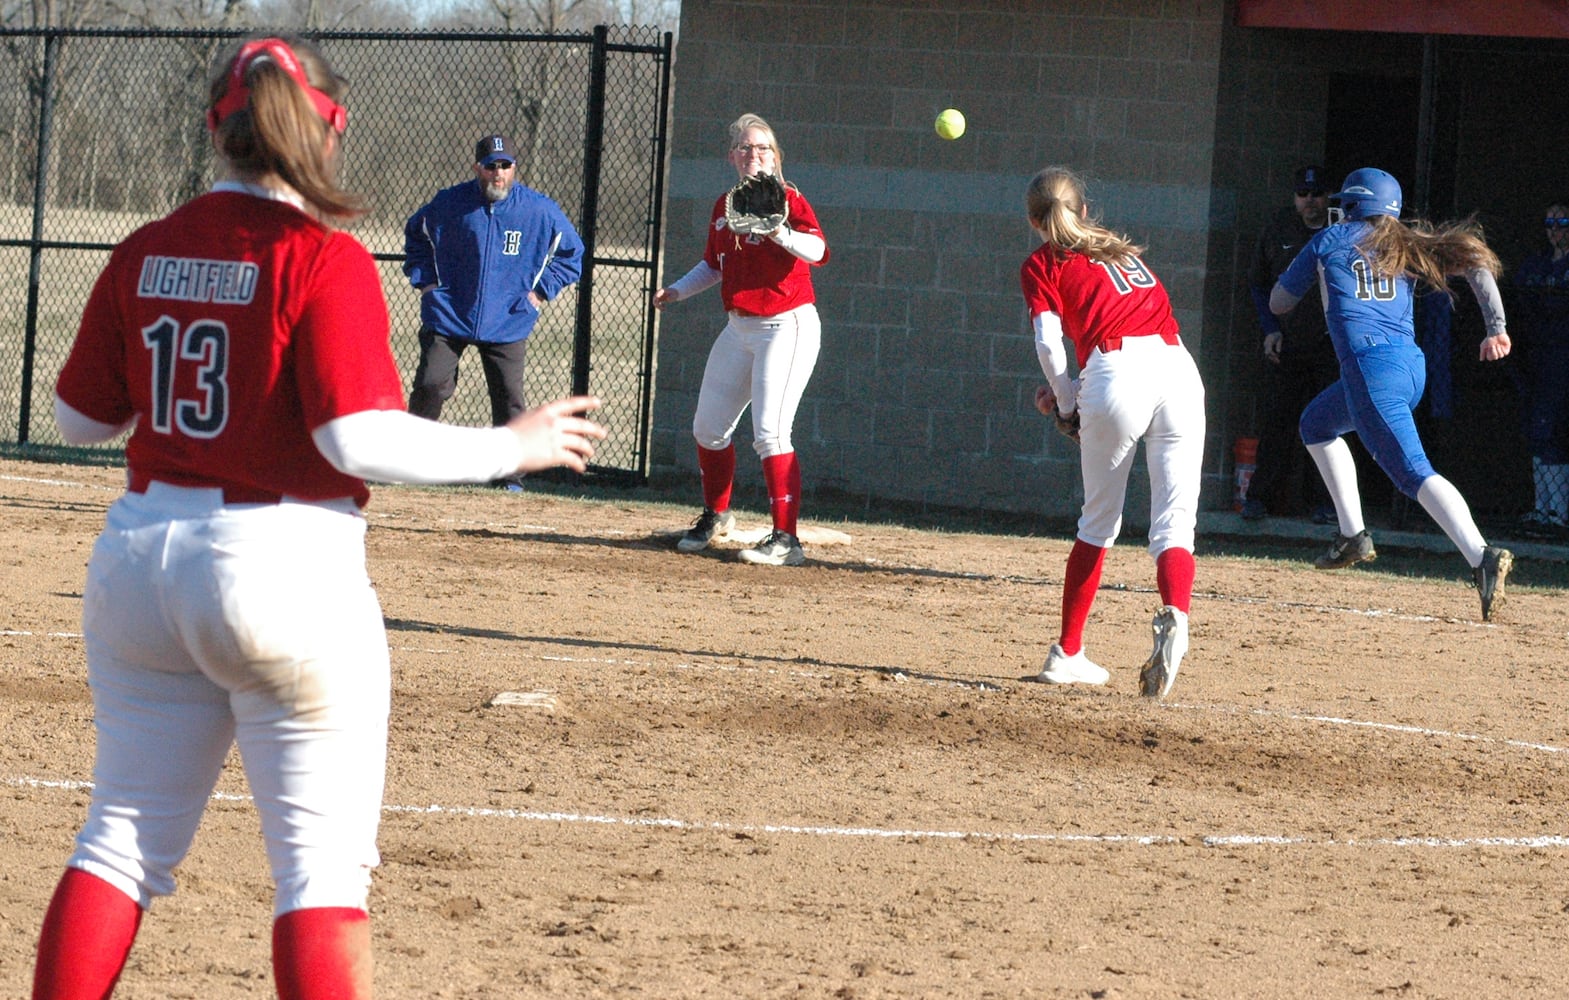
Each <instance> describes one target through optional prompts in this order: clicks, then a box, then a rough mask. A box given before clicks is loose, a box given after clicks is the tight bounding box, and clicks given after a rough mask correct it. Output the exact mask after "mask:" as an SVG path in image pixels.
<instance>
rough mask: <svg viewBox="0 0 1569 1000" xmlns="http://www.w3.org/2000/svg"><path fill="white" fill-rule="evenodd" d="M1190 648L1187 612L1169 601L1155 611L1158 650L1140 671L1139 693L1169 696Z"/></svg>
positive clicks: (1156, 649) (1155, 696)
mask: <svg viewBox="0 0 1569 1000" xmlns="http://www.w3.org/2000/svg"><path fill="white" fill-rule="evenodd" d="M1187 652H1188V616H1187V615H1185V614H1183V613H1182V612H1181V611H1178V610H1177V609H1176V608H1174V607H1172V606H1171V605H1169V604H1168V605H1166V606H1165V607H1163V608H1161V609H1160V611H1158V612H1156V614H1155V650H1154V652H1152V653H1150V658H1149V659H1148V660H1147V661H1145V663H1144V669H1143V670H1140V671H1139V694H1141V695H1143V696H1144V697H1146V698H1164V697H1166V694H1167V693H1168V692H1169V691H1171V685H1172V684H1174V683H1176V680H1177V668H1178V667H1180V666H1181V665H1182V657H1183V656H1185V655H1187Z"/></svg>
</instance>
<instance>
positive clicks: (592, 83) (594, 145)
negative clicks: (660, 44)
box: [572, 24, 609, 394]
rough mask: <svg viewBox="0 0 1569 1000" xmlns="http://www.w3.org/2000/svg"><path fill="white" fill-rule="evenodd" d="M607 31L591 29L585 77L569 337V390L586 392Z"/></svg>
mask: <svg viewBox="0 0 1569 1000" xmlns="http://www.w3.org/2000/svg"><path fill="white" fill-rule="evenodd" d="M608 39H609V31H608V29H607V28H606V27H605V26H604V25H603V24H601V25H597V26H595V28H594V46H593V49H592V50H591V53H592V54H591V56H590V61H589V77H588V113H587V115H586V119H585V121H584V125H583V210H582V212H581V213H580V214H579V215H578V218H580V219H582V220H583V221H582V227H583V228H582V231H581V232H579V233H578V235H579V236H581V237H582V238H583V276H582V277H581V278H580V279H579V280H578V286H577V289H578V290H577V330H576V331H575V333H574V336H573V340H572V391H573V392H575V393H580V394H581V393H586V392H588V372H589V364H590V353H589V343H590V334H591V332H592V330H593V320H594V264H595V260H594V239H595V235H596V233H597V231H598V221H597V220H598V218H599V171H600V164H601V163H602V162H603V160H604V150H605V59H606V56H607V46H606V43H607V41H608Z"/></svg>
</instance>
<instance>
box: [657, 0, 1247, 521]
mask: <svg viewBox="0 0 1569 1000" xmlns="http://www.w3.org/2000/svg"><path fill="white" fill-rule="evenodd" d="M1224 9H1225V3H1224V0H1109V2H1104V3H1101V4H1096V5H1093V6H1089V5H1083V4H1080V3H1076V2H1070V0H1045V2H1024V0H961V2H946V3H941V4H937V3H930V2H926V3H917V2H910V0H903V2H901V0H862V2H856V3H848V2H834V3H827V2H824V3H790V2H783V0H759V2H735V0H685V2H684V3H683V4H682V15H681V33H680V41H679V43H678V48H677V59H676V65H675V94H674V103H673V124H672V144H671V163H670V173H669V201H668V212H667V215H666V218H667V226H666V244H665V258H664V262H663V270H662V278H663V282H664V283H668V282H669V281H672V280H674V279H676V278H678V277H680V276H681V275H682V274H684V273H685V272H686V271H687V269H688V268H689V267H691V265H692V264H694V263H695V262H696V261H697V259H698V257H699V255H700V254H701V252H702V245H703V239H704V233H705V229H706V226H707V223H708V218H709V211H710V209H711V207H712V204H713V201H714V199H715V198H716V197H717V196H718V195H719V194H721V193H722V192H723V191H724V190H725V188H726V187H728V186H729V185H730V184H732V183H734V180H735V174H734V171H733V169H732V168H731V167H730V166H729V164H728V163H727V162H726V160H725V149H726V133H725V126H726V125H727V124H728V123H729V122H730V121H732V120H734V119H735V118H736V117H737V116H738V115H740V114H741V113H743V112H746V111H751V112H755V113H757V114H760V115H762V116H763V117H764V118H766V119H768V121H769V122H770V123H771V124H772V125H773V126H774V128H775V130H776V132H777V134H778V138H779V140H780V143H781V145H782V147H783V150H784V173H785V175H786V177H788V178H789V179H790V180H792V181H793V182H794V183H796V184H797V185H798V186H799V187H800V188H801V189H802V191H803V192H804V193H805V194H806V196H807V197H808V199H810V200H811V202H812V204H813V206H814V207H815V208H816V209H817V212H818V215H819V217H820V219H821V221H822V224H823V228H824V230H825V232H826V234H827V237H828V242H829V246H830V248H831V251H832V258H831V260H830V261H829V262H828V263H827V264H826V265H825V266H823V267H821V268H819V269H817V270H816V272H815V275H814V277H815V279H816V282H815V283H816V288H817V293H818V308H819V310H820V311H821V313H822V317H823V351H822V355H821V358H820V359H819V362H818V365H817V370H816V373H815V375H814V377H813V379H812V382H811V385H810V387H809V389H808V391H807V395H806V398H805V400H804V402H803V404H802V407H801V412H800V414H799V416H798V418H797V421H796V425H795V434H794V438H795V445H796V449H797V451H798V452H799V454H800V456H801V464H802V470H803V492H804V493H805V494H806V505H805V516H806V517H807V518H810V516H811V512H810V508H811V498H812V496H813V494H814V492H815V493H823V492H828V491H832V492H834V493H836V494H838V495H840V496H849V497H853V498H857V499H864V500H865V502H866V503H867V505H868V506H869V507H873V506H877V505H879V504H881V503H883V502H889V503H897V504H913V505H918V506H925V507H934V508H942V507H963V508H971V509H986V510H996V511H1007V512H1034V513H1040V514H1043V515H1048V516H1057V517H1061V516H1068V515H1071V514H1073V513H1074V512H1075V511H1076V510H1077V507H1078V504H1079V502H1080V500H1081V496H1082V493H1081V489H1080V486H1079V475H1078V453H1077V450H1076V449H1075V448H1074V447H1073V446H1072V445H1070V444H1068V443H1067V442H1065V441H1063V440H1062V439H1060V438H1059V437H1058V436H1057V435H1056V433H1055V432H1054V431H1053V430H1052V428H1051V426H1050V424H1049V422H1048V421H1045V420H1043V419H1042V418H1041V417H1040V416H1039V415H1038V414H1037V413H1036V412H1035V409H1034V406H1033V403H1032V399H1033V393H1034V390H1035V387H1036V386H1037V385H1038V384H1039V383H1040V382H1041V381H1042V379H1041V375H1040V370H1039V366H1038V364H1037V362H1036V360H1035V353H1034V346H1033V337H1032V335H1031V332H1030V329H1029V326H1028V318H1027V317H1026V315H1025V310H1024V306H1023V301H1022V298H1021V296H1020V293H1019V285H1018V271H1019V265H1020V264H1021V263H1022V262H1023V260H1024V258H1025V257H1026V256H1027V255H1028V254H1029V253H1030V251H1031V250H1033V249H1034V247H1035V246H1036V245H1037V244H1036V241H1035V238H1034V236H1033V234H1032V233H1031V232H1030V230H1029V228H1028V226H1027V225H1026V224H1025V222H1024V219H1023V191H1024V186H1025V183H1026V182H1027V181H1028V179H1029V177H1030V176H1031V175H1032V174H1033V173H1034V172H1035V171H1036V170H1038V169H1039V168H1040V167H1042V166H1044V165H1047V164H1051V163H1065V164H1068V165H1070V166H1072V167H1074V168H1075V169H1077V170H1079V171H1081V172H1082V173H1083V174H1085V175H1086V177H1087V179H1088V182H1089V194H1090V198H1091V201H1092V206H1093V208H1094V210H1096V211H1098V212H1100V213H1101V214H1102V215H1103V216H1104V217H1105V219H1106V221H1107V222H1108V223H1110V224H1112V225H1113V226H1114V227H1116V228H1119V229H1122V230H1124V231H1127V232H1129V233H1130V234H1131V235H1133V236H1134V237H1135V238H1136V239H1138V240H1140V241H1143V242H1147V243H1148V244H1149V245H1150V250H1149V253H1148V254H1147V255H1146V257H1147V261H1148V263H1149V264H1150V266H1151V268H1152V269H1153V270H1154V271H1155V272H1156V273H1157V274H1158V275H1159V276H1160V277H1161V279H1162V280H1163V281H1164V282H1165V283H1166V285H1167V287H1168V289H1169V290H1170V292H1171V295H1172V299H1173V304H1174V306H1175V308H1176V310H1177V315H1178V319H1179V321H1180V322H1181V324H1182V327H1183V334H1184V338H1185V340H1186V341H1187V343H1188V345H1189V347H1190V349H1191V350H1192V351H1193V352H1194V353H1195V354H1196V355H1201V354H1202V353H1203V351H1204V350H1205V341H1206V337H1207V334H1208V331H1207V330H1206V328H1205V321H1204V316H1205V295H1206V274H1207V268H1208V265H1209V258H1210V254H1211V249H1210V243H1209V236H1208V233H1209V230H1210V227H1211V220H1212V215H1213V214H1214V213H1215V212H1216V211H1217V208H1216V206H1215V205H1213V204H1212V197H1211V176H1212V173H1213V171H1214V169H1215V165H1214V164H1213V162H1212V151H1213V149H1214V147H1215V122H1216V106H1217V96H1216V88H1217V82H1218V63H1219V58H1220V52H1221V36H1222V30H1223V24H1222V22H1223V16H1224ZM765 39H766V40H767V43H766V44H764V42H763V40H765ZM946 107H957V108H959V109H961V110H963V111H964V113H965V115H966V116H967V118H968V130H967V132H966V134H965V135H964V136H963V137H962V138H961V139H959V140H957V141H953V142H947V141H944V140H942V139H940V138H938V137H937V136H936V135H935V133H934V132H933V127H932V122H933V119H934V118H935V116H936V114H937V113H938V112H939V111H940V110H942V109H943V108H946ZM723 321H724V316H723V313H722V311H721V306H720V301H719V296H718V291H717V289H714V290H710V291H708V292H705V293H704V294H703V295H702V296H700V297H699V298H696V299H693V300H691V301H689V302H683V303H679V304H676V305H674V306H672V307H670V308H668V309H666V310H665V311H664V313H663V315H662V317H661V327H660V340H659V350H658V358H657V363H658V369H657V377H656V396H655V403H654V441H653V463H654V474H655V475H656V476H658V477H661V478H666V477H674V478H680V479H689V480H690V482H691V483H692V489H693V496H694V499H695V498H696V497H697V473H696V461H695V455H694V447H693V443H692V439H691V430H690V428H691V418H692V413H693V410H694V407H695V404H696V397H697V392H698V388H699V385H700V382H701V378H702V370H703V364H704V361H705V359H706V355H707V351H708V347H709V345H710V344H711V343H712V341H713V338H714V336H715V335H716V334H717V333H718V331H719V329H720V327H721V326H722V325H723ZM736 440H737V446H738V452H739V456H740V457H739V462H738V472H737V480H738V490H740V491H741V493H742V496H743V499H744V498H745V496H746V491H747V489H748V488H753V489H754V490H760V480H761V476H760V474H759V472H758V469H757V462H756V458H755V457H754V456H752V455H751V454H750V442H751V435H750V431H749V417H747V418H743V420H742V426H741V428H740V430H739V431H738V433H737V436H736ZM1213 450H1214V449H1212V451H1213ZM1207 473H1208V475H1207V484H1206V488H1207V493H1208V495H1207V497H1206V502H1207V503H1224V502H1225V499H1226V497H1227V496H1228V494H1227V492H1226V488H1227V484H1226V482H1225V481H1224V480H1225V476H1226V470H1225V468H1224V467H1223V465H1222V464H1221V460H1220V459H1218V458H1217V459H1213V460H1211V461H1210V462H1209V463H1208V465H1207ZM1142 475H1143V473H1142V463H1141V469H1140V471H1139V472H1137V473H1136V474H1135V477H1134V491H1133V495H1132V496H1130V503H1129V506H1128V513H1129V522H1130V525H1131V524H1137V523H1139V522H1140V521H1141V520H1142V519H1143V517H1144V511H1145V509H1146V507H1147V502H1145V501H1144V500H1142V497H1143V496H1144V495H1147V492H1146V491H1143V488H1142V487H1141V485H1140V483H1139V480H1140V479H1141V478H1142Z"/></svg>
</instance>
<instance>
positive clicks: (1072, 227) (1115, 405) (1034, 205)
mask: <svg viewBox="0 0 1569 1000" xmlns="http://www.w3.org/2000/svg"><path fill="white" fill-rule="evenodd" d="M1025 208H1026V211H1027V213H1028V216H1029V221H1030V226H1031V227H1032V228H1033V229H1034V230H1035V233H1036V235H1038V236H1039V237H1040V238H1041V244H1042V245H1041V247H1040V248H1039V249H1037V250H1036V251H1035V252H1034V253H1032V254H1031V255H1030V256H1029V259H1027V260H1026V261H1025V262H1024V267H1023V269H1022V270H1021V272H1020V283H1021V284H1022V285H1023V288H1024V301H1025V304H1026V305H1027V306H1028V307H1029V311H1030V318H1031V321H1032V323H1033V325H1034V327H1035V351H1036V355H1037V356H1038V357H1039V359H1040V363H1041V370H1042V371H1044V372H1045V373H1046V380H1047V382H1048V383H1050V384H1049V385H1046V386H1042V387H1041V388H1040V389H1039V390H1037V392H1036V395H1035V405H1036V406H1037V408H1039V409H1040V411H1041V412H1042V413H1043V414H1046V415H1048V416H1054V417H1055V418H1057V419H1058V421H1059V423H1064V422H1070V426H1071V421H1073V420H1074V419H1075V418H1077V423H1078V441H1079V462H1080V467H1081V469H1082V470H1083V474H1084V509H1083V512H1082V514H1081V515H1080V517H1079V530H1078V537H1077V539H1076V540H1075V541H1074V543H1073V550H1072V551H1071V552H1070V553H1069V554H1068V569H1067V574H1066V578H1065V580H1064V582H1063V593H1062V635H1061V638H1060V639H1058V641H1057V643H1056V645H1054V646H1052V648H1051V653H1050V654H1049V655H1048V656H1047V658H1046V666H1045V668H1044V669H1043V670H1042V671H1041V673H1040V679H1041V680H1043V681H1046V682H1047V683H1051V684H1104V683H1106V681H1107V679H1108V678H1109V676H1110V675H1109V674H1108V673H1107V672H1106V670H1105V669H1103V668H1102V667H1100V666H1099V665H1097V664H1095V663H1092V662H1091V661H1090V660H1089V658H1088V657H1086V656H1085V655H1084V648H1083V647H1084V623H1085V621H1086V620H1087V619H1088V618H1089V614H1090V607H1091V605H1092V604H1094V601H1095V591H1096V588H1097V587H1098V586H1099V585H1100V574H1101V566H1102V564H1103V562H1104V561H1105V557H1106V550H1107V549H1108V548H1110V547H1111V545H1112V543H1113V542H1115V541H1116V538H1117V533H1118V532H1119V531H1121V529H1122V509H1123V503H1124V502H1125V500H1126V497H1127V488H1128V474H1129V473H1130V472H1131V471H1132V468H1133V453H1134V451H1135V449H1136V448H1137V447H1138V443H1139V441H1140V440H1142V441H1143V442H1144V448H1145V460H1146V462H1147V464H1148V465H1149V477H1150V530H1149V542H1150V544H1149V551H1150V555H1152V556H1154V557H1155V582H1156V585H1157V587H1158V588H1159V590H1160V599H1161V605H1162V607H1161V609H1160V611H1159V612H1157V613H1156V615H1155V623H1154V628H1155V648H1154V651H1153V652H1152V653H1151V654H1150V658H1149V660H1148V661H1147V662H1146V663H1145V664H1144V667H1143V669H1142V670H1141V671H1140V673H1139V690H1140V693H1142V694H1143V695H1144V696H1145V697H1146V698H1164V697H1165V696H1166V694H1167V693H1168V692H1169V691H1170V690H1171V685H1172V682H1173V681H1175V680H1176V679H1177V668H1178V667H1179V666H1180V665H1181V663H1182V657H1183V655H1184V654H1185V653H1186V652H1187V649H1188V608H1189V604H1190V602H1191V599H1192V594H1193V573H1194V564H1193V536H1194V526H1195V524H1196V522H1197V519H1198V503H1199V483H1200V477H1201V472H1202V464H1203V452H1204V386H1203V383H1202V382H1200V380H1199V373H1198V368H1197V367H1196V366H1195V365H1194V363H1193V358H1192V356H1190V355H1189V354H1188V351H1187V349H1186V348H1185V347H1183V346H1182V340H1181V338H1179V337H1178V335H1177V321H1176V319H1175V317H1173V316H1172V312H1171V302H1170V300H1169V299H1168V298H1167V297H1166V289H1165V288H1164V287H1162V285H1161V283H1160V281H1159V280H1158V279H1157V278H1156V277H1155V275H1154V274H1153V273H1151V272H1150V270H1149V268H1147V267H1146V266H1145V265H1144V262H1143V261H1142V260H1140V259H1139V255H1140V254H1142V253H1143V252H1144V250H1143V248H1142V247H1139V246H1136V245H1134V244H1133V243H1132V242H1131V241H1130V240H1129V239H1128V238H1127V237H1126V236H1122V235H1119V234H1118V233H1114V232H1112V231H1111V230H1109V229H1106V228H1104V227H1103V226H1101V225H1100V224H1099V223H1098V222H1095V221H1092V220H1091V219H1090V218H1089V211H1088V208H1087V206H1086V203H1085V200H1084V183H1083V181H1081V180H1080V179H1079V178H1078V177H1077V176H1076V175H1075V174H1074V173H1073V172H1072V171H1070V170H1067V169H1066V168H1063V167H1047V168H1046V169H1045V170H1042V171H1041V172H1040V173H1038V174H1036V175H1035V177H1034V179H1033V180H1031V181H1030V184H1029V187H1028V189H1027V190H1026V191H1025ZM1066 340H1072V342H1073V350H1074V354H1075V355H1076V356H1077V358H1078V359H1079V362H1080V364H1079V367H1080V376H1081V378H1080V380H1079V381H1078V382H1075V381H1074V380H1073V379H1071V378H1069V376H1068V358H1067V351H1066V348H1065V343H1064V342H1065V341H1066Z"/></svg>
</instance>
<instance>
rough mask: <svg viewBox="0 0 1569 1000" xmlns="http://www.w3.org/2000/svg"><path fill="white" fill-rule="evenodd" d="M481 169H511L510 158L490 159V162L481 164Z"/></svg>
mask: <svg viewBox="0 0 1569 1000" xmlns="http://www.w3.org/2000/svg"><path fill="white" fill-rule="evenodd" d="M481 169H483V170H511V169H512V161H511V160H494V161H492V162H490V163H486V164H482V165H481Z"/></svg>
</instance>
